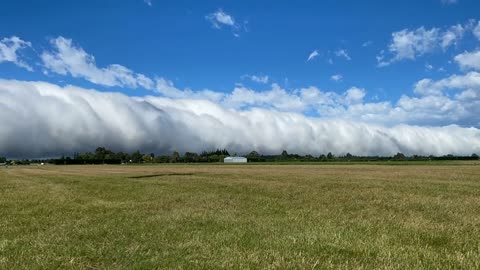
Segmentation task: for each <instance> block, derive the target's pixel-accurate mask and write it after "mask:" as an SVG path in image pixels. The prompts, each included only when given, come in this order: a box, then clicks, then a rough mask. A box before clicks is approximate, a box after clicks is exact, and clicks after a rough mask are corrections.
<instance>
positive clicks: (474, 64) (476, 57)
mask: <svg viewBox="0 0 480 270" xmlns="http://www.w3.org/2000/svg"><path fill="white" fill-rule="evenodd" d="M454 59H455V61H456V62H457V63H458V65H459V66H460V68H462V69H465V70H467V69H474V70H477V71H480V50H478V51H475V52H464V53H461V54H459V55H457V56H455V58H454Z"/></svg>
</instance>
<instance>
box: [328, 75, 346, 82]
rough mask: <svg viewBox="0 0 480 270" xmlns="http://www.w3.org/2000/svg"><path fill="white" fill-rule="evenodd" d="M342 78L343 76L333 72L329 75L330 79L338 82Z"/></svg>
mask: <svg viewBox="0 0 480 270" xmlns="http://www.w3.org/2000/svg"><path fill="white" fill-rule="evenodd" d="M342 79H343V76H342V75H341V74H335V75H332V76H331V77H330V80H332V81H336V82H339V81H341V80H342Z"/></svg>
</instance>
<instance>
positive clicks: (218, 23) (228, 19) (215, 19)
mask: <svg viewBox="0 0 480 270" xmlns="http://www.w3.org/2000/svg"><path fill="white" fill-rule="evenodd" d="M206 19H207V20H208V21H210V22H211V23H212V26H213V27H215V28H221V27H222V25H227V26H234V25H235V20H234V19H233V17H232V16H230V15H229V14H227V13H225V12H224V11H223V10H221V9H219V10H217V11H215V12H213V13H211V14H209V15H207V16H206Z"/></svg>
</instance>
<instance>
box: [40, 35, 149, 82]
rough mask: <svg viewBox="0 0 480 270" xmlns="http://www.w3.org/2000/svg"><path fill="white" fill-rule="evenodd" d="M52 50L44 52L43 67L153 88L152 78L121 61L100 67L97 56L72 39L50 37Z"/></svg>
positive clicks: (78, 75)
mask: <svg viewBox="0 0 480 270" xmlns="http://www.w3.org/2000/svg"><path fill="white" fill-rule="evenodd" d="M51 44H52V46H53V51H44V52H43V53H42V55H41V59H42V61H43V65H44V67H45V68H46V69H47V70H49V71H51V72H54V73H57V74H60V75H71V76H72V77H75V78H83V79H85V80H87V81H89V82H92V83H95V84H99V85H103V86H119V87H130V88H138V87H142V88H145V89H153V88H154V83H153V80H151V79H150V78H148V77H147V76H145V75H143V74H140V73H135V72H133V71H132V70H130V69H128V68H126V67H124V66H122V65H118V64H112V65H108V66H107V67H104V68H99V67H97V65H96V63H95V58H94V57H93V56H92V55H90V54H88V53H87V52H85V51H84V50H83V49H82V48H80V47H76V46H74V45H73V44H72V40H71V39H67V38H64V37H58V38H56V39H52V40H51Z"/></svg>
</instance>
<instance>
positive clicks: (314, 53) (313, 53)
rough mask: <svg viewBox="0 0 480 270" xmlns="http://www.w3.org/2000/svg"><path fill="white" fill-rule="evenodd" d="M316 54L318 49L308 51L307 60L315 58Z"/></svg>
mask: <svg viewBox="0 0 480 270" xmlns="http://www.w3.org/2000/svg"><path fill="white" fill-rule="evenodd" d="M318 55H319V53H318V51H317V50H314V51H313V52H311V53H310V55H308V58H307V62H308V61H310V60H313V59H315V57H317V56H318Z"/></svg>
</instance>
